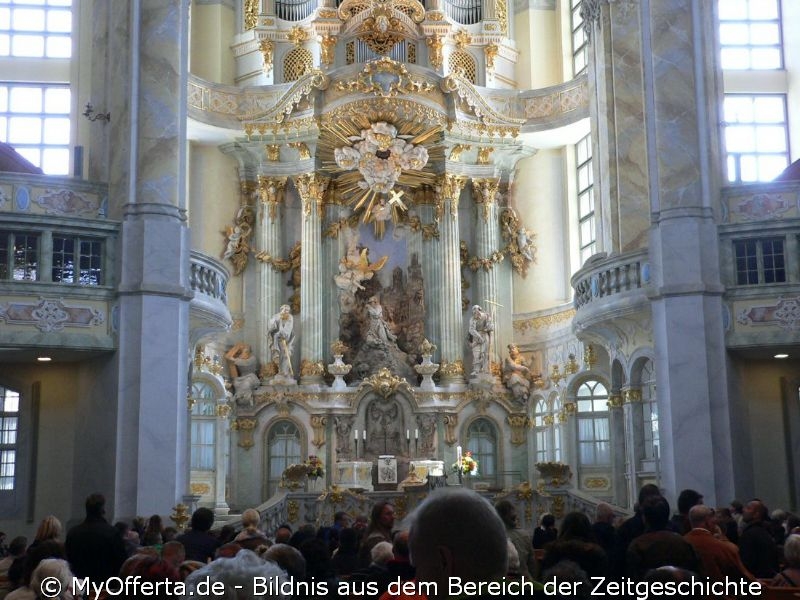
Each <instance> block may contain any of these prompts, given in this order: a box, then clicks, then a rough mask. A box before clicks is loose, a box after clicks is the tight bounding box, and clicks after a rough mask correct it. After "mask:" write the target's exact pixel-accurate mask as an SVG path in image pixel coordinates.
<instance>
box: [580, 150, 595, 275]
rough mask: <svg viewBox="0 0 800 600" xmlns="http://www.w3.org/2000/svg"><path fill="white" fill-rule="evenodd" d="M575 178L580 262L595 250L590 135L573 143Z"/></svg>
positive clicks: (584, 260)
mask: <svg viewBox="0 0 800 600" xmlns="http://www.w3.org/2000/svg"><path fill="white" fill-rule="evenodd" d="M575 164H576V166H577V173H576V179H577V182H578V237H579V242H580V251H581V264H583V263H584V262H586V259H587V258H589V257H590V256H591V255H592V254H595V253H596V252H597V232H596V228H595V216H594V176H593V175H592V136H591V134H589V135H587V136H586V137H584V138H583V139H581V140H579V141H578V143H577V144H575Z"/></svg>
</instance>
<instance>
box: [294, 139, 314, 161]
mask: <svg viewBox="0 0 800 600" xmlns="http://www.w3.org/2000/svg"><path fill="white" fill-rule="evenodd" d="M289 146H290V147H291V148H294V149H295V150H297V154H298V155H299V158H300V160H308V159H309V158H311V151H310V150H309V149H308V144H306V143H305V142H292V143H291V144H289Z"/></svg>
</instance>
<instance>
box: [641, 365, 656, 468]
mask: <svg viewBox="0 0 800 600" xmlns="http://www.w3.org/2000/svg"><path fill="white" fill-rule="evenodd" d="M642 433H643V435H642V440H643V441H644V457H643V458H644V459H645V460H647V459H651V458H655V457H656V455H657V452H658V450H657V449H658V404H657V403H656V368H655V365H654V364H653V361H652V360H648V361H647V362H646V363H645V364H644V366H643V367H642Z"/></svg>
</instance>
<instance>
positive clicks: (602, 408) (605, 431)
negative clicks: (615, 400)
mask: <svg viewBox="0 0 800 600" xmlns="http://www.w3.org/2000/svg"><path fill="white" fill-rule="evenodd" d="M577 403H578V407H577V408H578V411H577V412H578V463H579V464H580V465H583V466H604V465H610V464H611V438H610V432H609V426H608V404H607V403H608V390H606V387H605V386H604V385H603V384H602V383H600V382H599V381H594V380H590V381H585V382H584V383H582V384H581V386H580V387H579V388H578V394H577Z"/></svg>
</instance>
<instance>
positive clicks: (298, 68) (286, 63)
mask: <svg viewBox="0 0 800 600" xmlns="http://www.w3.org/2000/svg"><path fill="white" fill-rule="evenodd" d="M312 66H313V59H312V57H311V52H309V51H308V50H306V49H305V48H295V49H294V50H292V51H291V52H289V53H288V54H287V55H286V58H284V59H283V80H284V81H297V80H298V79H300V78H301V77H302V76H303V75H305V74H306V73H308V72H309V71H310V70H311V67H312Z"/></svg>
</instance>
